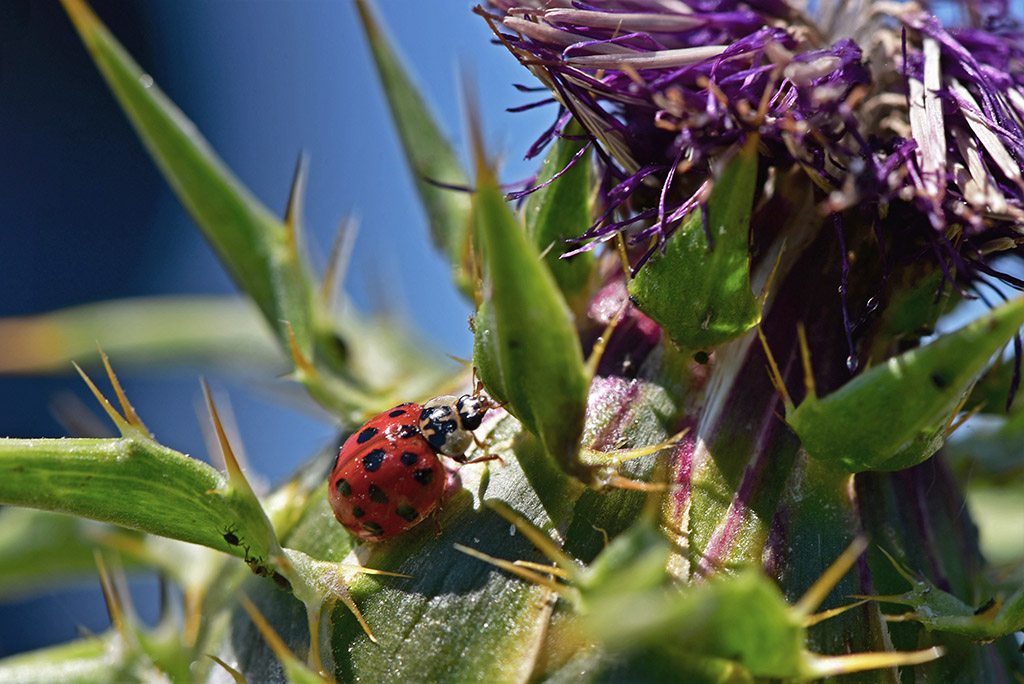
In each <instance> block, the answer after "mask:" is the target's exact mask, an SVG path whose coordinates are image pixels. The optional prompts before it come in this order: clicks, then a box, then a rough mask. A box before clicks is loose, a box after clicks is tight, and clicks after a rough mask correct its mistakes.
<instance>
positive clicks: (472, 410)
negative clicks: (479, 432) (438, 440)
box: [455, 394, 494, 430]
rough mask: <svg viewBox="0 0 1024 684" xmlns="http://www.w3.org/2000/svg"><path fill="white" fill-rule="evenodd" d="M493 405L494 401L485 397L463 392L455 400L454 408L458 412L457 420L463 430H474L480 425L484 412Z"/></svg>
mask: <svg viewBox="0 0 1024 684" xmlns="http://www.w3.org/2000/svg"><path fill="white" fill-rule="evenodd" d="M493 407H494V403H493V402H492V401H491V400H490V399H488V398H487V397H484V396H478V397H474V396H473V395H471V394H463V395H462V396H461V397H459V399H458V401H456V402H455V410H456V411H458V412H459V422H460V423H461V424H462V427H463V429H465V430H476V429H477V428H478V427H480V423H481V422H482V421H483V419H484V414H485V413H487V410H488V409H491V408H493Z"/></svg>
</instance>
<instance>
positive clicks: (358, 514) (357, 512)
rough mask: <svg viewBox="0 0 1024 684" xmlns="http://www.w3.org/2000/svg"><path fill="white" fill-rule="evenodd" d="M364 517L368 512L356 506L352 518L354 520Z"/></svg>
mask: <svg viewBox="0 0 1024 684" xmlns="http://www.w3.org/2000/svg"><path fill="white" fill-rule="evenodd" d="M364 515H366V511H364V510H363V509H362V508H360V507H359V506H355V507H354V508H353V509H352V517H354V518H362V517H363V516H364Z"/></svg>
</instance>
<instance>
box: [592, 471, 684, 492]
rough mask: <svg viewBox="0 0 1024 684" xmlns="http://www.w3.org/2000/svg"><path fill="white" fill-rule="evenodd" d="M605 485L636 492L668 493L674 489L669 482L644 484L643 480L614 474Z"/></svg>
mask: <svg viewBox="0 0 1024 684" xmlns="http://www.w3.org/2000/svg"><path fill="white" fill-rule="evenodd" d="M605 484H606V485H607V486H608V487H614V488H615V489H628V490H631V491H634V492H667V491H670V490H672V489H673V488H674V485H670V484H668V483H667V482H643V481H641V480H631V479H630V478H628V477H624V476H623V475H619V474H618V473H614V474H612V475H611V476H610V477H609V478H608V480H607V482H606V483H605Z"/></svg>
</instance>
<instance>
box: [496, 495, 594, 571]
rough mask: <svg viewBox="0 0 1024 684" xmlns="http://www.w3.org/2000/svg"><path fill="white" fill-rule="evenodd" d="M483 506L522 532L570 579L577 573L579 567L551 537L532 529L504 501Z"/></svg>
mask: <svg viewBox="0 0 1024 684" xmlns="http://www.w3.org/2000/svg"><path fill="white" fill-rule="evenodd" d="M484 504H485V505H486V506H487V507H488V508H490V509H491V510H493V511H494V512H495V513H497V514H498V515H500V516H501V517H502V518H504V519H505V520H507V521H509V522H510V523H512V524H513V525H515V528H516V529H517V530H519V531H520V532H522V534H523V536H524V537H526V538H527V539H529V540H530V543H532V544H533V545H534V546H536V547H537V548H538V549H539V550H540V552H541V553H543V554H544V555H545V556H547V557H548V558H549V559H551V561H553V562H554V563H555V564H556V565H558V566H559V567H560V568H562V569H563V570H565V571H566V572H568V573H569V575H570V577H575V576H576V574H577V573H578V572H579V570H580V569H579V566H577V565H576V563H574V562H573V560H572V559H571V558H569V556H568V555H566V553H565V552H564V551H562V549H560V548H558V546H556V545H555V543H554V542H553V541H551V537H549V536H548V535H546V534H544V533H543V532H541V531H540V530H538V529H537V528H536V527H534V526H533V524H532V523H530V521H528V520H527V519H526V518H524V517H523V516H521V515H519V513H517V512H516V511H514V510H513V509H512V508H511V507H510V506H509V505H508V504H506V503H505V502H504V501H500V500H498V499H488V500H487V501H485V502H484Z"/></svg>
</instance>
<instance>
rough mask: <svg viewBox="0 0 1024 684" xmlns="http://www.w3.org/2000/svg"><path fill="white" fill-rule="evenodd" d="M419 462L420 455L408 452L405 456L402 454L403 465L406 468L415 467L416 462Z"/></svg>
mask: <svg viewBox="0 0 1024 684" xmlns="http://www.w3.org/2000/svg"><path fill="white" fill-rule="evenodd" d="M418 460H420V455H419V454H416V453H413V452H411V451H406V452H405V453H404V454H402V465H404V466H411V465H415V464H416V461H418Z"/></svg>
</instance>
